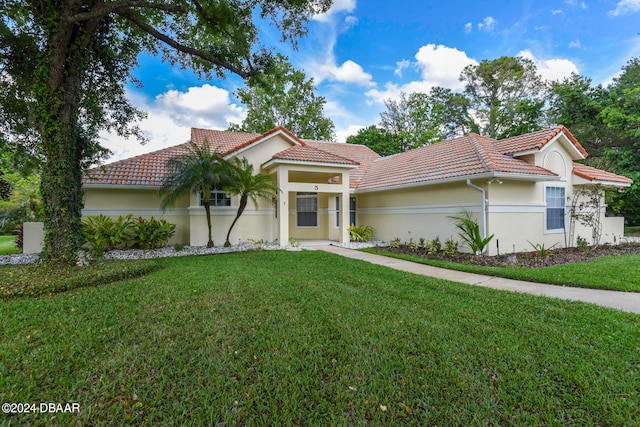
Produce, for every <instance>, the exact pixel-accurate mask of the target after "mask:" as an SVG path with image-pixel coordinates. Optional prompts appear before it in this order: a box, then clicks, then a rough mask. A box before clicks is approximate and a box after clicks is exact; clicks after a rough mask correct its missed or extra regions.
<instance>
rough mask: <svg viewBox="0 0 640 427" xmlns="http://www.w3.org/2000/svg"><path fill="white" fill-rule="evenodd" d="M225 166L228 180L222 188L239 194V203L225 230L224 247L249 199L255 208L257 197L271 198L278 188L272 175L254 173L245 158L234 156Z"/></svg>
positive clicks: (229, 244)
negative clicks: (227, 228) (226, 230)
mask: <svg viewBox="0 0 640 427" xmlns="http://www.w3.org/2000/svg"><path fill="white" fill-rule="evenodd" d="M227 167H228V169H229V173H228V182H227V185H225V187H224V189H225V190H226V191H228V192H229V193H231V194H232V195H234V196H240V204H239V205H238V211H237V212H236V217H235V218H234V219H233V222H232V223H231V226H230V227H229V231H228V232H227V238H226V240H225V242H224V246H225V247H228V246H231V242H230V241H229V236H230V235H231V230H233V227H234V226H235V225H236V222H238V219H240V216H241V215H242V213H243V212H244V210H245V208H246V207H247V203H248V202H249V199H251V200H252V201H253V203H254V205H255V206H256V208H257V207H258V199H259V198H265V199H271V198H273V197H275V196H276V195H277V194H278V188H277V187H276V186H275V185H274V184H273V177H271V176H270V175H265V174H262V173H256V174H254V171H253V165H252V164H251V163H249V162H248V161H247V159H246V158H244V157H243V158H241V159H239V158H237V157H234V158H233V159H231V161H229V162H228V163H227Z"/></svg>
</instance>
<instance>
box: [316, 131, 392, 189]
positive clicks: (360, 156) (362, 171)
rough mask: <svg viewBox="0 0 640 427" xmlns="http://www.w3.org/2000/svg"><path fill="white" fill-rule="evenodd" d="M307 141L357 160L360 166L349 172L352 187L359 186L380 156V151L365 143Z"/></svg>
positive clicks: (322, 148) (317, 146)
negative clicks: (377, 151)
mask: <svg viewBox="0 0 640 427" xmlns="http://www.w3.org/2000/svg"><path fill="white" fill-rule="evenodd" d="M305 142H306V143H307V144H308V145H309V146H311V147H314V148H317V149H320V150H323V151H326V152H329V153H331V154H335V155H338V156H341V157H345V158H347V159H351V160H354V161H356V162H357V163H358V167H357V168H356V169H352V170H351V171H350V172H349V181H350V182H349V185H350V187H351V188H357V187H358V185H359V184H360V181H362V179H363V178H364V176H365V175H366V173H367V171H368V170H369V168H371V165H372V164H373V162H374V161H376V160H378V159H379V158H380V155H379V154H378V153H376V152H375V151H373V150H372V149H371V148H369V147H367V146H365V145H357V144H343V143H335V142H323V141H309V140H305Z"/></svg>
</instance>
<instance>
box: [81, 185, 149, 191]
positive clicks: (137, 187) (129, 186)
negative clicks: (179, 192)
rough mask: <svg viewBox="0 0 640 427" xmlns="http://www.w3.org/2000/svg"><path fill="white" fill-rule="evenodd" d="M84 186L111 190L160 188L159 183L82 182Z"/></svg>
mask: <svg viewBox="0 0 640 427" xmlns="http://www.w3.org/2000/svg"><path fill="white" fill-rule="evenodd" d="M82 187H83V188H103V189H111V190H159V189H160V186H159V185H143V184H130V185H129V184H82Z"/></svg>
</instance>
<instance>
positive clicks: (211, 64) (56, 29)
mask: <svg viewBox="0 0 640 427" xmlns="http://www.w3.org/2000/svg"><path fill="white" fill-rule="evenodd" d="M330 4H331V0H229V1H216V0H49V1H41V0H6V1H2V2H0V17H2V18H1V19H0V76H1V77H0V79H1V81H2V84H1V85H0V107H1V111H2V117H3V118H5V117H6V118H8V122H3V123H2V126H4V127H5V129H6V130H9V131H11V132H13V134H19V135H21V138H17V139H18V143H20V142H23V143H24V144H32V145H33V146H34V149H35V150H36V151H37V152H38V153H40V154H41V155H42V156H43V158H44V164H43V166H42V173H41V178H42V188H41V189H42V197H43V199H44V204H45V206H46V219H45V230H46V232H45V247H44V252H43V257H44V259H46V260H48V261H60V262H66V263H70V262H75V259H76V254H77V249H78V248H79V246H80V244H81V222H80V213H81V208H82V185H81V180H82V174H83V171H84V169H85V168H86V167H87V166H88V165H89V164H90V163H91V162H93V161H94V160H96V158H100V156H101V155H104V153H105V150H103V149H102V148H101V147H100V146H99V144H98V142H97V141H98V134H99V132H102V131H113V132H116V133H118V134H119V135H121V136H134V137H138V138H140V139H143V135H142V132H141V131H140V129H139V128H137V127H136V126H135V125H132V123H135V121H136V120H137V119H139V118H141V117H143V116H144V114H143V113H142V112H141V111H139V110H137V109H136V108H134V107H133V106H131V104H130V103H129V102H128V100H127V99H126V96H125V89H124V87H125V84H126V83H127V82H134V83H139V82H137V81H136V80H135V78H134V77H133V76H132V74H131V71H132V69H133V68H134V67H135V66H136V65H137V59H138V55H139V54H140V53H141V52H146V53H149V54H151V55H158V54H161V55H162V57H163V58H164V59H165V60H167V61H168V62H169V63H170V64H172V65H173V64H177V65H180V66H182V67H188V68H192V69H193V70H195V71H196V72H198V73H200V74H201V75H204V76H206V77H210V76H212V75H214V74H215V75H217V76H220V77H222V76H224V75H225V74H226V73H228V72H231V73H235V74H237V75H239V76H241V77H243V78H248V77H251V76H254V75H257V74H258V73H259V72H260V71H261V70H262V69H263V68H265V66H267V65H268V64H269V63H270V62H271V60H272V54H271V53H270V51H269V49H267V48H265V47H263V46H262V45H261V44H260V42H259V40H258V21H264V20H267V21H270V22H272V23H273V24H274V26H275V27H277V28H278V29H279V30H280V32H281V34H282V38H283V39H284V40H291V41H293V42H294V45H295V40H296V38H297V37H299V36H301V35H303V34H304V33H305V30H306V27H305V24H306V22H307V21H308V19H309V17H310V16H312V15H314V14H317V13H320V12H323V11H326V10H327V9H328V7H329V6H330ZM5 129H3V130H5Z"/></svg>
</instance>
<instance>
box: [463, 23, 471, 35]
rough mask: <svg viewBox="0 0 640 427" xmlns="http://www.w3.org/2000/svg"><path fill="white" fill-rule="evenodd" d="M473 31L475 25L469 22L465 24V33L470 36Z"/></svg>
mask: <svg viewBox="0 0 640 427" xmlns="http://www.w3.org/2000/svg"><path fill="white" fill-rule="evenodd" d="M471 30H473V24H472V23H471V22H467V23H466V24H464V33H465V34H469V33H470V32H471Z"/></svg>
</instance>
